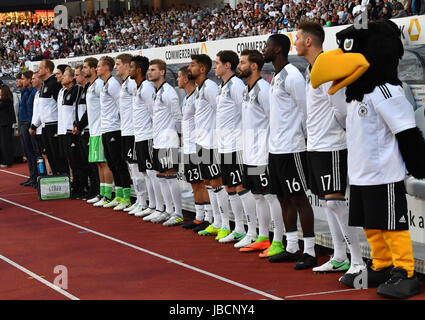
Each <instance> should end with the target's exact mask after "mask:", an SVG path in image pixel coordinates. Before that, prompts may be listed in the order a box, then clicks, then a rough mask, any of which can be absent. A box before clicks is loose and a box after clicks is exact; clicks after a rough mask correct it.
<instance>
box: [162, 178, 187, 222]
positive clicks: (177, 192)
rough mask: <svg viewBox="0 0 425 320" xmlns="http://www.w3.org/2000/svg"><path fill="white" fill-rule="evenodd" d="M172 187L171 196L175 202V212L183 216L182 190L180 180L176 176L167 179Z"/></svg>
mask: <svg viewBox="0 0 425 320" xmlns="http://www.w3.org/2000/svg"><path fill="white" fill-rule="evenodd" d="M165 180H166V181H167V183H168V187H169V188H170V192H171V197H172V199H173V203H174V214H175V215H177V216H179V217H182V218H183V212H182V192H181V189H180V185H179V182H178V181H177V178H176V177H173V178H169V179H165Z"/></svg>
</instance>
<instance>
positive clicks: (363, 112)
mask: <svg viewBox="0 0 425 320" xmlns="http://www.w3.org/2000/svg"><path fill="white" fill-rule="evenodd" d="M358 113H359V116H360V117H362V118H364V117H366V115H367V113H368V110H367V106H366V105H365V104H364V103H361V104H360V107H359V110H358Z"/></svg>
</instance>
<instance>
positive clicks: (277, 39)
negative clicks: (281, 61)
mask: <svg viewBox="0 0 425 320" xmlns="http://www.w3.org/2000/svg"><path fill="white" fill-rule="evenodd" d="M269 39H270V40H272V41H273V43H274V44H275V45H277V46H278V47H280V48H281V50H282V55H284V56H285V57H287V56H288V53H289V49H290V48H291V40H289V38H288V37H287V36H286V35H284V34H280V33H275V34H272V35H271V36H270V37H269Z"/></svg>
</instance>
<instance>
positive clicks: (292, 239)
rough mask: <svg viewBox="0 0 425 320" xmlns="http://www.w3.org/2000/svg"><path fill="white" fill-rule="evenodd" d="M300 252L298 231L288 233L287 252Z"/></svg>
mask: <svg viewBox="0 0 425 320" xmlns="http://www.w3.org/2000/svg"><path fill="white" fill-rule="evenodd" d="M298 250H300V246H299V244H298V231H291V232H287V233H286V251H288V252H290V253H295V252H297V251H298Z"/></svg>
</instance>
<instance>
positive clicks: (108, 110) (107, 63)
mask: <svg viewBox="0 0 425 320" xmlns="http://www.w3.org/2000/svg"><path fill="white" fill-rule="evenodd" d="M114 65H115V61H114V59H113V58H111V57H109V56H103V57H101V58H100V59H99V62H98V64H97V69H96V71H97V75H98V76H99V77H100V78H101V79H102V80H103V87H102V90H101V91H100V96H99V98H100V111H101V112H100V116H101V117H100V121H101V122H100V130H101V133H102V143H103V148H104V152H105V158H106V161H107V163H108V166H109V169H111V171H112V174H113V176H114V183H115V198H114V199H107V200H106V202H107V203H105V204H104V205H103V207H104V208H115V207H116V206H120V207H122V206H124V207H125V206H126V205H127V206H128V205H130V193H131V188H130V187H131V178H130V173H129V172H128V166H127V164H126V162H125V161H124V159H123V157H122V146H121V145H122V137H121V121H120V112H119V105H118V100H119V95H120V89H121V85H120V83H119V82H118V80H117V79H115V78H114V77H113V76H112V71H113V69H114ZM108 187H109V186H108Z"/></svg>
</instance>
